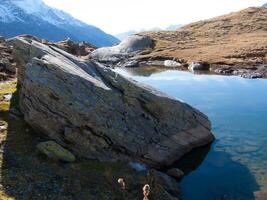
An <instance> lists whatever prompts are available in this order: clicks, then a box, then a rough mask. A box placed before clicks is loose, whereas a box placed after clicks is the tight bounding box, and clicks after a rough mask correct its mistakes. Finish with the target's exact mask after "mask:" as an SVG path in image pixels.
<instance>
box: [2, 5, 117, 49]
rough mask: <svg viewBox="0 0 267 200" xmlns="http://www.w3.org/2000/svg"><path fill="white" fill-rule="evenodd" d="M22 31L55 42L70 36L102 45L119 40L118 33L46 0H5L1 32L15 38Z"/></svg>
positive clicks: (109, 44) (108, 44)
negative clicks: (87, 22)
mask: <svg viewBox="0 0 267 200" xmlns="http://www.w3.org/2000/svg"><path fill="white" fill-rule="evenodd" d="M19 34H32V35H35V36H38V37H41V38H45V39H48V40H51V41H58V40H62V39H64V38H66V37H70V38H71V39H72V40H74V41H77V42H79V41H87V42H89V43H92V44H94V45H96V46H98V47H101V46H111V45H113V44H115V43H118V42H119V40H118V39H117V38H115V37H114V36H112V35H109V34H106V33H105V32H103V31H102V30H100V29H99V28H97V27H95V26H91V25H88V24H86V23H83V22H81V21H79V20H77V19H75V18H73V17H72V16H71V15H69V14H67V13H65V12H63V11H60V10H57V9H54V8H51V7H49V6H47V5H46V4H44V3H43V2H42V0H2V1H1V5H0V35H3V36H6V37H13V36H15V35H19Z"/></svg>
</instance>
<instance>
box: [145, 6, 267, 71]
mask: <svg viewBox="0 0 267 200" xmlns="http://www.w3.org/2000/svg"><path fill="white" fill-rule="evenodd" d="M142 35H148V36H150V37H151V38H152V39H154V40H155V48H154V49H152V50H151V51H150V52H149V53H148V54H146V55H142V57H143V58H146V57H147V58H153V57H154V58H156V57H159V56H166V57H171V58H176V59H180V60H184V61H186V62H192V61H206V62H209V63H211V64H226V65H235V66H237V65H243V66H244V65H256V64H262V63H266V62H267V9H265V8H262V7H259V8H247V9H245V10H242V11H239V12H235V13H230V14H228V15H224V16H220V17H216V18H212V19H209V20H204V21H199V22H196V23H192V24H189V25H187V26H184V27H182V28H180V29H178V30H177V31H164V32H157V33H153V32H146V33H142Z"/></svg>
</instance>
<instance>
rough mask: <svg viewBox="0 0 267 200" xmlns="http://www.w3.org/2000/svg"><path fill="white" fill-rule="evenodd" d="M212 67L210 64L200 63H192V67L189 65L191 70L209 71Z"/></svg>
mask: <svg viewBox="0 0 267 200" xmlns="http://www.w3.org/2000/svg"><path fill="white" fill-rule="evenodd" d="M209 68H210V66H209V64H208V63H200V62H192V63H191V65H189V67H188V69H189V70H192V71H194V70H209Z"/></svg>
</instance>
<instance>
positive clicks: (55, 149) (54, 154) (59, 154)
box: [37, 141, 75, 162]
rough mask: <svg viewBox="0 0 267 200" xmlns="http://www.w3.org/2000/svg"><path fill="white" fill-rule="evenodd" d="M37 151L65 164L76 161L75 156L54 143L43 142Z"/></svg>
mask: <svg viewBox="0 0 267 200" xmlns="http://www.w3.org/2000/svg"><path fill="white" fill-rule="evenodd" d="M37 149H38V150H39V151H40V152H41V153H43V154H45V155H46V156H47V157H49V158H53V159H57V160H61V161H65V162H74V161H75V156H74V155H73V154H72V153H71V152H69V151H68V150H67V149H64V148H63V147H62V146H60V145H59V144H57V143H55V142H54V141H47V142H41V143H39V144H38V145H37Z"/></svg>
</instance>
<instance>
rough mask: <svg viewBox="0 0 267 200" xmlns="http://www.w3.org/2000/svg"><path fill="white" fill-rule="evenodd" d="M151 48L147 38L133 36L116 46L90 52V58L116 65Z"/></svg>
mask: <svg viewBox="0 0 267 200" xmlns="http://www.w3.org/2000/svg"><path fill="white" fill-rule="evenodd" d="M152 46H153V41H152V40H151V39H150V38H149V37H147V36H139V35H133V36H130V37H128V38H127V39H125V40H124V41H122V42H121V43H120V44H118V45H116V46H113V47H103V48H99V49H96V50H95V51H93V52H92V54H91V57H92V58H93V59H95V60H97V61H99V62H106V63H107V62H108V63H118V62H119V61H121V60H124V59H127V58H128V57H129V56H131V55H133V54H136V53H137V52H139V51H142V50H144V49H145V48H151V47H152Z"/></svg>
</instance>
